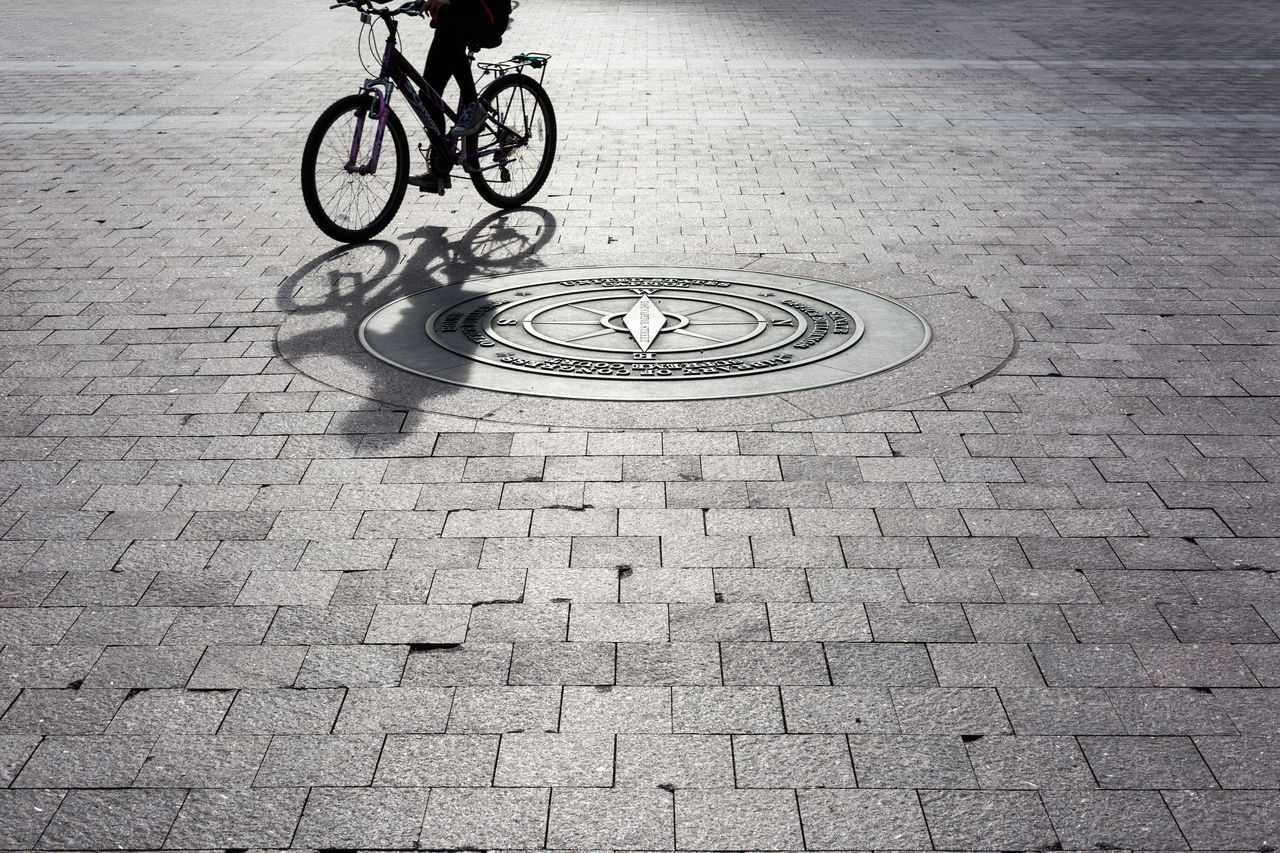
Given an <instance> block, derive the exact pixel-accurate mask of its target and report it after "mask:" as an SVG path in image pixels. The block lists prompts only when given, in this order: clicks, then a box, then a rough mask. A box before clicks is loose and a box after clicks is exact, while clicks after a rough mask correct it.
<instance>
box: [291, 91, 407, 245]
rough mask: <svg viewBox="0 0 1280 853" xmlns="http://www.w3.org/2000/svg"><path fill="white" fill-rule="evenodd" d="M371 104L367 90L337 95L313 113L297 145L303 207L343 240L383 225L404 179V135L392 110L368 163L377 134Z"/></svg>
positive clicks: (401, 196) (354, 240)
mask: <svg viewBox="0 0 1280 853" xmlns="http://www.w3.org/2000/svg"><path fill="white" fill-rule="evenodd" d="M372 105H373V98H372V96H370V95H348V96H347V97H345V98H342V99H341V100H339V101H336V102H335V103H334V104H332V105H331V106H330V107H329V108H328V109H326V110H325V111H324V112H323V113H321V114H320V118H318V119H316V123H315V126H314V127H312V128H311V134H310V135H309V136H308V137H307V144H306V147H305V148H303V150H302V198H303V200H304V201H305V202H306V205H307V212H308V213H310V214H311V218H312V219H314V220H315V223H316V225H318V226H319V227H320V230H321V231H323V232H324V233H325V234H328V235H329V236H330V237H332V238H333V239H335V240H341V241H342V242H344V243H360V242H363V241H364V240H368V239H369V238H371V237H373V236H374V235H375V234H377V233H378V232H380V231H381V230H382V229H383V228H386V227H387V225H388V223H390V222H391V219H392V217H394V216H395V215H396V211H397V210H399V209H400V203H401V202H402V201H404V190H405V187H406V186H407V185H408V180H409V140H408V138H407V137H406V136H405V133H404V126H403V125H402V124H400V119H399V118H397V117H396V114H395V113H394V112H391V111H388V115H387V128H386V133H385V134H384V135H383V142H382V150H381V152H380V153H379V156H378V167H377V170H376V171H371V170H370V169H369V164H370V162H371V158H372V157H373V148H374V141H375V140H376V139H377V136H378V120H377V118H376V117H374V116H370V115H369V110H370V108H371V107H372ZM387 136H390V143H391V144H389V145H388V144H387V142H388V140H387V138H386V137H387ZM353 152H354V155H355V156H354V158H353V156H352V154H353Z"/></svg>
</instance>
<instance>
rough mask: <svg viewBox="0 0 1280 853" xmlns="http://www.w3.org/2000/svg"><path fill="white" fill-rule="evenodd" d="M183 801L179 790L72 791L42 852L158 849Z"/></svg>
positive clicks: (52, 823)
mask: <svg viewBox="0 0 1280 853" xmlns="http://www.w3.org/2000/svg"><path fill="white" fill-rule="evenodd" d="M185 799H186V792H185V791H182V790H179V789H175V790H167V791H129V790H102V791H70V792H68V794H67V797H66V799H64V800H63V801H62V805H60V806H59V807H58V812H57V814H55V815H54V816H53V820H52V821H50V823H49V826H48V827H47V828H46V829H45V831H44V835H42V836H41V837H40V849H43V850H77V849H84V848H86V847H89V848H93V847H98V848H101V846H103V845H110V846H111V847H114V848H116V849H126V848H127V849H134V850H148V849H150V850H155V849H159V848H160V847H161V846H162V845H163V843H164V840H165V837H166V836H167V835H168V834H169V827H170V826H171V825H172V823H173V819H174V818H175V817H176V816H177V814H178V809H179V808H181V807H182V803H183V801H184V800H185Z"/></svg>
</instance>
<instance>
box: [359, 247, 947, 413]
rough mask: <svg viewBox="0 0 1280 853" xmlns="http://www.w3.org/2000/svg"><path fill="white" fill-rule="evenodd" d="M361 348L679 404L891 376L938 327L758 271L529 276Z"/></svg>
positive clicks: (541, 386)
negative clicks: (933, 328) (876, 376)
mask: <svg viewBox="0 0 1280 853" xmlns="http://www.w3.org/2000/svg"><path fill="white" fill-rule="evenodd" d="M358 337H359V340H360V343H361V345H362V346H363V347H364V348H365V349H366V350H368V351H369V352H370V353H372V354H373V355H375V356H376V357H378V358H379V359H382V360H383V361H385V362H387V363H389V364H392V365H395V366H396V367H399V368H401V369H402V370H406V371H409V372H411V373H416V374H418V375H421V376H426V377H429V378H432V379H437V380H440V381H443V382H449V383H452V384H455V385H462V386H467V387H472V388H482V389H485V390H489V391H504V392H510V393H518V394H533V395H538V396H545V397H561V398H569V399H584V400H612V401H663V400H665V401H678V400H707V399H723V398H730V397H749V396H755V395H764V394H778V393H783V392H789V391H798V390H804V389H811V388H819V387H823V386H827V385H834V384H838V383H841V382H848V381H850V380H853V379H858V378H862V377H866V376H870V375H873V374H877V373H882V372H884V371H887V370H891V369H893V368H895V367H898V366H900V365H902V364H904V363H906V362H908V361H910V360H911V359H913V358H915V357H916V356H917V355H919V354H920V353H921V352H923V351H924V349H925V348H926V347H927V346H928V345H929V343H930V340H931V338H932V330H931V328H930V325H929V322H928V321H927V320H926V319H925V318H924V317H923V316H922V315H920V314H919V313H917V312H916V311H915V310H913V309H912V308H910V307H908V306H907V305H905V304H903V303H902V302H899V301H897V300H894V299H890V298H888V297H885V296H880V295H878V294H874V293H871V292H869V291H866V290H862V289H860V288H857V287H851V286H849V285H843V284H836V283H833V282H828V281H821V280H817V279H806V278H798V277H793V276H784V275H778V274H773V273H763V272H755V271H751V270H689V269H682V268H677V269H668V268H659V269H653V268H643V267H640V268H622V269H617V268H613V269H588V270H575V271H565V270H555V271H539V272H531V273H517V274H514V275H506V276H501V277H498V278H493V279H487V280H482V281H469V282H467V283H466V284H465V285H463V286H462V287H460V288H459V287H441V288H436V289H433V290H427V291H423V292H420V293H415V294H412V295H409V296H405V297H402V298H400V299H397V300H395V301H393V302H391V303H390V304H388V305H384V306H383V307H381V308H378V309H376V310H375V311H373V312H372V313H370V314H369V315H368V316H367V317H365V319H364V320H363V322H362V323H361V324H360V326H359V329H358Z"/></svg>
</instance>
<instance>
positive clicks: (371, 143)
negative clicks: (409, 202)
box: [302, 0, 556, 243]
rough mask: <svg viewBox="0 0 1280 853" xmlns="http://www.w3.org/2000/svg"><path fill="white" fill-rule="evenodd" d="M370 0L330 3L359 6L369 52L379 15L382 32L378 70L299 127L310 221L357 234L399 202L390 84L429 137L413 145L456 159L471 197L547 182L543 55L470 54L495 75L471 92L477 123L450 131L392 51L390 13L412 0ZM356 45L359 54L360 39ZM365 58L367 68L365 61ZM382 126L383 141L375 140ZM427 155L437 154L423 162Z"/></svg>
mask: <svg viewBox="0 0 1280 853" xmlns="http://www.w3.org/2000/svg"><path fill="white" fill-rule="evenodd" d="M375 2H376V0H341V2H338V3H335V4H334V5H333V6H330V7H329V8H331V9H336V8H338V7H340V6H346V7H352V8H354V9H356V10H357V11H359V12H360V21H361V23H362V25H363V30H362V39H361V42H360V44H361V45H365V44H367V46H368V49H369V50H370V51H371V52H373V54H374V55H375V56H376V55H377V43H376V41H375V34H374V22H375V19H380V20H381V21H382V22H383V23H384V24H385V25H386V27H387V37H386V43H385V45H384V46H383V50H382V62H381V66H380V69H379V71H378V75H377V76H376V77H370V78H369V79H366V80H365V82H364V85H362V86H361V87H360V91H359V92H358V93H356V94H354V95H347V96H346V97H344V98H340V99H339V100H337V101H336V102H334V103H333V104H332V105H330V106H329V107H328V108H327V109H325V111H324V112H322V113H321V114H320V118H318V119H317V120H316V123H315V125H314V126H313V127H312V128H311V133H310V134H309V135H308V136H307V142H306V146H305V147H304V148H303V152H302V197H303V200H304V201H305V202H306V206H307V212H308V213H310V214H311V218H312V219H313V220H315V223H316V225H317V226H319V228H320V230H321V231H323V232H324V233H325V234H327V235H329V236H330V237H332V238H334V239H335V240H340V241H342V242H346V243H359V242H362V241H364V240H368V239H370V238H371V237H373V236H374V235H376V234H378V233H379V232H381V231H382V229H384V228H386V227H387V225H388V224H389V223H390V222H391V220H392V218H393V217H394V216H395V215H396V212H397V211H398V210H399V209H400V204H401V202H403V201H404V194H405V188H406V187H407V185H408V180H409V159H410V157H409V141H408V138H407V136H406V135H405V130H404V125H403V124H402V123H401V122H400V118H399V117H398V116H397V115H396V113H395V111H394V110H393V109H392V108H391V95H392V93H393V92H395V91H397V90H398V91H399V92H400V94H401V96H402V97H403V98H404V100H405V102H406V103H408V105H409V107H410V109H411V110H412V112H413V114H414V115H415V116H417V118H418V120H419V121H420V122H421V123H422V128H423V130H424V131H426V134H427V138H428V140H429V142H430V145H429V146H428V147H427V148H426V149H425V150H424V146H422V145H421V144H419V145H418V150H419V152H420V153H422V154H423V156H424V157H425V158H426V159H427V161H428V165H429V166H431V167H433V168H437V169H438V170H440V171H446V172H447V171H448V169H450V168H452V167H453V166H458V165H461V166H462V168H463V171H464V172H466V174H467V175H468V176H469V177H470V178H471V183H472V184H473V185H474V186H475V188H476V192H478V193H479V194H480V197H481V198H483V199H484V200H485V201H487V202H488V203H489V204H492V205H493V206H495V207H499V208H512V207H519V206H521V205H523V204H525V203H526V202H528V201H529V200H530V199H531V198H533V197H534V196H535V195H536V194H537V193H538V190H540V189H542V185H543V184H544V183H545V182H546V180H547V176H548V175H549V174H550V172H551V161H552V160H553V158H554V157H555V151H556V119H555V113H554V111H553V110H552V108H551V99H550V98H549V97H548V96H547V92H546V90H545V89H543V87H542V80H543V77H544V76H545V74H546V67H547V62H548V61H549V60H550V59H551V55H550V54H546V53H521V54H519V55H517V56H514V57H512V58H511V59H508V60H504V61H502V62H476V67H477V68H479V69H480V71H481V77H480V80H479V81H478V82H480V83H483V82H484V80H485V78H486V77H488V76H490V75H492V76H493V78H494V79H493V80H492V81H490V82H489V83H488V85H486V86H485V87H484V88H483V89H482V90H480V93H479V100H480V103H481V104H482V105H484V108H485V113H486V117H485V123H484V127H483V128H482V129H481V130H480V131H478V132H477V133H474V134H471V135H469V136H465V137H462V139H461V140H458V139H456V138H453V137H451V136H449V135H448V134H446V133H445V132H444V130H443V129H442V128H440V127H437V126H436V123H435V122H434V121H432V119H431V116H430V115H429V114H428V112H427V108H426V105H425V104H424V99H427V100H429V101H430V102H431V103H432V104H434V105H435V106H436V107H438V108H439V109H440V110H441V111H442V112H443V113H444V115H445V116H446V117H447V118H448V119H449V120H450V121H456V120H457V117H458V116H457V113H456V112H455V111H454V110H453V108H452V107H450V106H449V104H447V103H445V101H444V98H443V97H441V95H440V93H439V92H437V91H435V90H434V89H433V88H431V87H430V86H429V85H427V82H426V81H425V80H424V79H423V78H422V75H421V74H419V73H418V71H417V69H416V68H414V66H413V65H412V64H411V63H410V62H409V60H408V59H406V58H405V56H404V55H403V54H402V53H401V52H400V47H399V22H398V21H397V20H396V18H397V17H398V16H401V15H419V14H421V11H420V5H419V3H418V2H417V0H413V2H409V3H405V4H404V5H402V6H399V7H397V8H395V9H391V8H380V7H377V6H375V5H374V3H375ZM360 55H361V61H362V64H364V53H363V48H362V49H361V51H360ZM467 55H468V58H469V59H470V60H471V61H473V62H474V61H475V54H474V51H472V50H468V53H467ZM364 67H365V70H366V72H368V73H370V74H371V73H372V72H371V71H370V70H369V66H368V64H365V65H364ZM532 71H537V72H539V74H538V79H537V80H534V79H533V75H532V73H526V72H532ZM370 125H372V127H370ZM388 132H390V135H391V145H390V146H384V144H383V143H384V141H385V140H384V136H385V134H386V133H388ZM459 141H461V146H459ZM433 157H437V158H444V160H445V162H443V163H441V162H438V161H437V162H432V158H433ZM388 160H391V161H392V162H390V163H388V162H387V161H388ZM440 167H445V168H443V169H440Z"/></svg>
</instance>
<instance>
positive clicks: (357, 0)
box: [329, 0, 423, 18]
mask: <svg viewBox="0 0 1280 853" xmlns="http://www.w3.org/2000/svg"><path fill="white" fill-rule="evenodd" d="M376 2H383V3H385V2H388V0H338V2H337V3H334V4H333V5H332V6H330V7H329V8H330V9H337V8H339V7H341V6H349V7H351V8H352V9H357V10H359V12H360V13H361V14H363V15H367V14H369V13H373V14H375V15H380V16H382V17H384V18H390V17H394V16H395V15H421V14H422V12H423V4H422V0H409V2H408V3H405V4H404V5H402V6H397V7H396V8H395V9H376V8H374V4H375V3H376Z"/></svg>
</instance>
